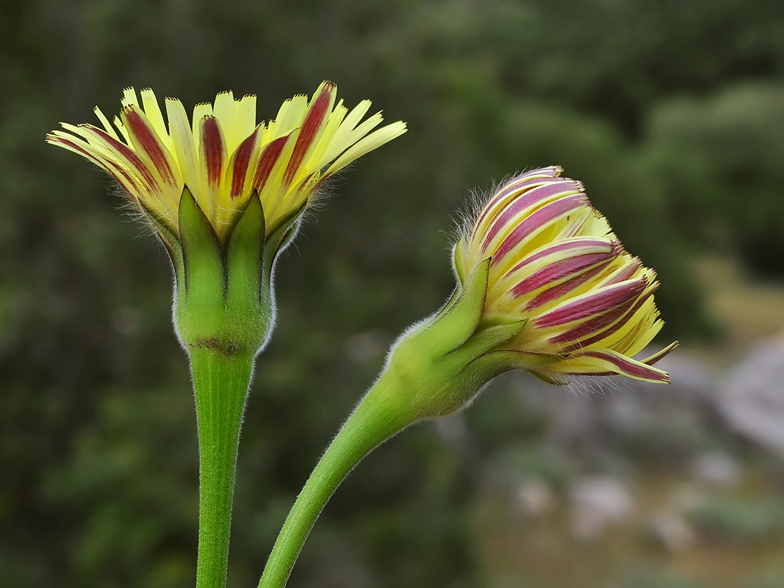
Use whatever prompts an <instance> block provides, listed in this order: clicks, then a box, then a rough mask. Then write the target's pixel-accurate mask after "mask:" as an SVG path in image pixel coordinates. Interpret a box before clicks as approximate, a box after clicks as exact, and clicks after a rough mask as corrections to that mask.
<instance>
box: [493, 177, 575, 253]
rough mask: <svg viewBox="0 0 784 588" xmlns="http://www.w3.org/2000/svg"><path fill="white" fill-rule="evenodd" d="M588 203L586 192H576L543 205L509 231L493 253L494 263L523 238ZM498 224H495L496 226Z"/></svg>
mask: <svg viewBox="0 0 784 588" xmlns="http://www.w3.org/2000/svg"><path fill="white" fill-rule="evenodd" d="M556 193H557V191H556ZM587 203H588V199H587V197H586V196H585V195H584V194H574V195H572V196H567V197H565V198H561V199H560V200H556V201H555V202H551V203H550V204H547V205H545V206H543V207H542V208H540V209H539V210H537V211H536V212H534V213H532V214H531V215H530V216H528V217H527V218H526V219H525V220H524V221H523V222H521V223H520V224H519V225H517V226H516V227H515V228H514V230H513V231H512V232H511V233H509V236H508V237H507V238H506V239H504V240H503V242H502V243H501V245H500V246H499V247H498V249H497V250H496V252H495V253H494V254H493V262H492V263H493V264H494V265H495V264H497V263H500V262H501V261H502V260H503V259H504V257H505V256H506V254H507V253H509V252H510V251H511V250H512V249H514V248H515V247H516V246H517V245H518V244H519V243H520V242H521V241H522V240H523V239H525V238H526V237H527V236H528V235H530V234H531V233H533V232H534V231H535V230H537V229H539V228H541V227H543V226H545V225H547V224H548V223H550V222H552V221H553V220H555V219H556V218H558V217H560V216H563V215H564V214H567V213H568V212H570V211H572V210H576V209H578V208H581V207H583V206H585V205H586V204H587ZM496 225H498V221H496ZM496 225H494V228H495V226H496ZM499 229H500V225H499ZM497 230H498V229H497ZM497 230H496V232H497ZM489 235H490V233H488V237H489ZM489 240H490V239H489V238H486V239H485V248H486V246H487V243H488V242H489Z"/></svg>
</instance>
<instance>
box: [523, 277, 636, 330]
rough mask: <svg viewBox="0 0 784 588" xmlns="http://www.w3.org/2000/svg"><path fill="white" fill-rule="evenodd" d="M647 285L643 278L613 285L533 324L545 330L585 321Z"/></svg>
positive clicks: (539, 318) (563, 307) (550, 313)
mask: <svg viewBox="0 0 784 588" xmlns="http://www.w3.org/2000/svg"><path fill="white" fill-rule="evenodd" d="M647 285H648V280H647V279H646V278H645V277H644V276H643V277H641V278H639V279H637V280H631V281H628V282H623V283H621V284H615V285H613V286H610V287H608V288H603V289H601V290H599V291H597V292H594V293H593V294H590V295H588V296H584V297H580V298H577V299H575V300H574V301H572V302H567V303H564V304H562V305H561V306H559V307H557V308H555V309H553V310H551V311H549V312H546V313H545V314H543V315H542V316H539V317H537V318H535V319H534V322H535V323H536V325H537V326H538V327H541V328H545V327H556V326H558V325H563V324H565V323H569V322H572V321H576V320H582V319H587V318H589V317H592V316H594V315H596V314H600V313H603V312H606V311H608V310H610V309H612V308H615V307H616V306H618V305H620V304H623V303H624V302H626V301H627V300H630V299H632V298H635V297H637V296H639V295H640V294H642V293H643V291H644V290H645V288H646V287H647Z"/></svg>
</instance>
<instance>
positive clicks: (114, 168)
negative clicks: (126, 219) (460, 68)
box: [47, 135, 140, 200]
mask: <svg viewBox="0 0 784 588" xmlns="http://www.w3.org/2000/svg"><path fill="white" fill-rule="evenodd" d="M47 140H48V141H49V142H50V143H53V144H58V143H59V144H62V145H67V146H68V147H70V148H71V149H73V150H75V151H77V152H78V153H79V154H80V155H82V156H83V157H85V158H86V159H88V160H89V161H92V162H93V163H94V164H95V165H97V166H99V167H101V168H103V169H104V170H106V172H107V173H109V174H111V175H112V176H113V177H114V179H115V180H117V181H118V182H119V183H120V185H121V186H122V187H123V188H124V189H125V191H126V193H127V194H128V195H129V196H130V197H131V198H133V199H134V200H138V199H139V192H140V187H139V184H138V182H137V181H136V180H135V179H134V178H133V177H131V176H130V175H129V174H128V172H127V171H126V170H125V169H124V168H123V167H121V166H120V165H117V164H116V163H114V162H113V161H110V160H108V159H101V158H99V157H96V156H95V155H93V154H92V153H90V152H89V151H87V150H86V149H85V148H84V147H82V146H81V145H78V144H77V143H74V142H73V141H70V140H68V139H66V138H64V137H58V136H55V135H50V136H49V137H47Z"/></svg>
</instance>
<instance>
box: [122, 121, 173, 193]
mask: <svg viewBox="0 0 784 588" xmlns="http://www.w3.org/2000/svg"><path fill="white" fill-rule="evenodd" d="M123 114H124V115H125V122H126V124H127V125H128V130H129V132H131V133H132V134H133V136H134V137H135V138H136V140H137V141H139V144H140V146H141V148H142V149H143V150H144V152H145V153H146V154H147V155H148V156H149V157H150V160H151V161H152V164H153V165H154V166H155V169H157V170H158V173H160V174H161V178H162V179H163V181H164V182H166V183H168V184H171V185H174V184H175V179H174V171H173V170H172V168H171V167H170V166H169V161H168V160H167V159H166V155H165V154H164V152H163V149H164V147H163V146H162V145H161V142H160V140H159V139H158V135H156V134H155V133H154V132H153V130H152V129H151V128H150V125H149V123H148V122H147V121H145V120H144V119H143V118H142V115H141V114H140V113H139V111H138V110H136V109H135V108H132V107H125V108H124V109H123ZM107 136H108V135H107Z"/></svg>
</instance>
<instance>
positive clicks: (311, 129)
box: [283, 84, 335, 185]
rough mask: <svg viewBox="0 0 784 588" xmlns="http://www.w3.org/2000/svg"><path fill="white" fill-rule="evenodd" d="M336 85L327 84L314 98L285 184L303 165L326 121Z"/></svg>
mask: <svg viewBox="0 0 784 588" xmlns="http://www.w3.org/2000/svg"><path fill="white" fill-rule="evenodd" d="M334 87H335V86H334V84H325V85H324V89H323V90H322V91H321V93H320V94H319V95H318V96H316V98H314V99H313V103H312V104H311V105H310V108H308V113H307V115H306V116H305V122H303V123H302V130H301V131H300V133H299V137H297V142H296V143H295V145H294V150H293V151H292V152H291V159H289V165H288V167H287V168H286V172H285V174H284V176H283V183H284V184H286V185H288V184H290V183H291V180H293V179H294V176H295V175H296V173H297V170H298V169H299V166H300V165H302V160H303V159H304V158H305V154H306V153H307V151H308V148H309V147H310V145H311V143H313V139H314V138H315V137H316V133H318V130H319V129H320V128H321V123H323V122H324V119H325V118H326V116H327V112H328V111H329V104H330V101H331V99H332V89H333V88H334Z"/></svg>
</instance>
